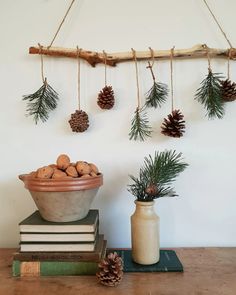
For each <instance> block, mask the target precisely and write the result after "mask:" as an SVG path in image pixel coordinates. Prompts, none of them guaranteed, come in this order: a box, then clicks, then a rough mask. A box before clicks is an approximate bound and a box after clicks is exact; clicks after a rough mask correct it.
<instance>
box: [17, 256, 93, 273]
mask: <svg viewBox="0 0 236 295" xmlns="http://www.w3.org/2000/svg"><path fill="white" fill-rule="evenodd" d="M97 271H98V263H97V262H58V261H57V262H56V261H55V262H52V261H42V262H32V261H29V262H23V261H18V260H14V261H13V264H12V274H13V276H14V277H18V276H20V277H26V276H27V277H29V276H31V277H38V276H74V275H95V274H96V272H97Z"/></svg>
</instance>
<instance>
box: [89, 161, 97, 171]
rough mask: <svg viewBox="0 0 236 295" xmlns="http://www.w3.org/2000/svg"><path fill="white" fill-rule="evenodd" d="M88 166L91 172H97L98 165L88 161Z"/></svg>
mask: <svg viewBox="0 0 236 295" xmlns="http://www.w3.org/2000/svg"><path fill="white" fill-rule="evenodd" d="M89 166H90V168H91V169H92V172H94V173H96V174H97V173H98V167H97V166H96V165H94V164H93V163H89Z"/></svg>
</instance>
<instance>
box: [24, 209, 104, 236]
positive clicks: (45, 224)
mask: <svg viewBox="0 0 236 295" xmlns="http://www.w3.org/2000/svg"><path fill="white" fill-rule="evenodd" d="M98 215H99V214H98V210H95V209H93V210H90V211H89V213H88V215H87V216H86V217H85V218H83V219H80V220H77V221H72V222H50V221H46V220H44V219H43V218H42V217H41V215H40V213H39V211H38V210H37V211H35V212H34V213H33V214H31V215H30V216H29V217H27V218H26V219H24V220H23V221H21V222H20V223H19V228H20V232H22V233H27V232H28V233H94V232H95V230H96V227H97V223H98Z"/></svg>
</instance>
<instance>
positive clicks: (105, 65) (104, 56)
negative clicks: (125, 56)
mask: <svg viewBox="0 0 236 295" xmlns="http://www.w3.org/2000/svg"><path fill="white" fill-rule="evenodd" d="M103 58H104V74H105V86H107V54H106V52H105V50H103Z"/></svg>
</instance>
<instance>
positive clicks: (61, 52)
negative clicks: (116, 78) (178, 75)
mask: <svg viewBox="0 0 236 295" xmlns="http://www.w3.org/2000/svg"><path fill="white" fill-rule="evenodd" d="M205 46H206V45H204V44H198V45H195V46H193V47H192V48H189V49H175V50H174V58H175V59H176V58H178V59H179V58H181V59H184V58H200V57H202V58H206V47H205ZM208 51H209V55H210V57H211V58H212V57H219V58H227V57H228V55H229V52H230V59H232V60H236V48H232V49H230V50H229V49H216V48H210V47H208ZM153 52H154V57H155V58H157V59H169V58H170V50H154V51H153ZM29 53H30V54H40V53H42V54H44V55H50V56H63V57H71V58H76V57H77V49H76V48H75V49H71V48H61V47H51V48H50V49H49V48H48V47H42V51H41V52H40V48H39V47H30V48H29ZM80 57H81V58H82V59H84V60H86V61H87V62H88V63H89V64H90V65H91V66H93V67H95V66H96V64H98V63H104V54H103V53H102V52H95V51H87V50H82V51H81V52H80ZM136 57H137V60H148V59H150V58H151V53H150V50H147V51H136ZM131 60H133V54H132V52H131V51H129V52H117V53H107V64H108V65H110V66H116V64H117V63H121V62H126V61H131Z"/></svg>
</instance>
